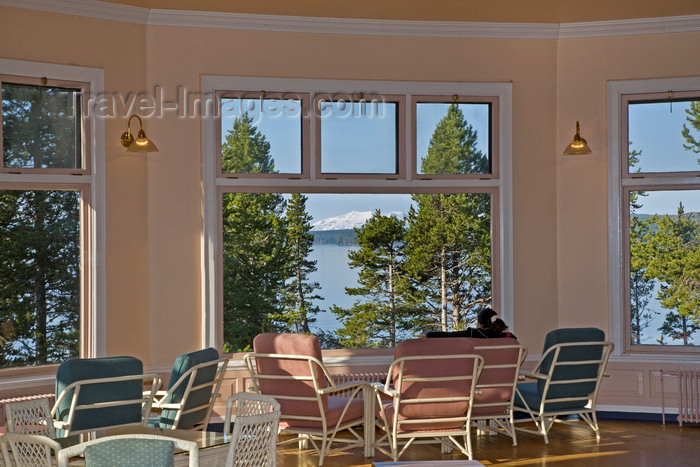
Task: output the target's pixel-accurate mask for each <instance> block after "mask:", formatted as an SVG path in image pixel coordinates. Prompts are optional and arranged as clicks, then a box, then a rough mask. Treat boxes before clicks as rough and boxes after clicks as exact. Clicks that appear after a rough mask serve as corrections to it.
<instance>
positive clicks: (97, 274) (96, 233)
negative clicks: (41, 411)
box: [0, 59, 106, 382]
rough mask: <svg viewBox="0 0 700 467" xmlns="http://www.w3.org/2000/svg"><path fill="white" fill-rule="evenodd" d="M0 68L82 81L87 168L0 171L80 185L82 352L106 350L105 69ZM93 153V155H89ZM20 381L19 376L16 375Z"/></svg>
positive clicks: (3, 181)
mask: <svg viewBox="0 0 700 467" xmlns="http://www.w3.org/2000/svg"><path fill="white" fill-rule="evenodd" d="M0 74H2V75H3V77H7V76H9V77H11V78H13V79H12V82H20V83H26V84H34V83H36V82H39V83H40V82H41V79H42V78H43V77H50V78H49V79H48V80H47V83H55V82H60V83H71V84H78V85H80V86H81V89H83V95H82V97H83V99H82V108H83V115H82V124H83V128H82V145H83V157H84V158H85V157H87V158H88V159H87V160H86V159H84V165H85V167H83V169H81V170H74V169H68V170H67V169H25V170H18V171H15V170H9V171H1V172H0V189H3V190H77V191H79V192H80V235H81V247H80V248H81V258H80V267H81V272H80V274H81V282H80V293H81V304H80V346H79V348H80V355H81V357H100V356H105V355H106V311H105V309H106V306H105V303H106V294H105V285H106V280H105V269H104V264H105V188H104V187H105V170H104V161H105V149H104V147H105V131H104V121H103V119H102V118H99V117H98V116H97V113H96V112H92V111H93V110H94V109H93V108H92V107H94V106H95V105H96V104H95V100H94V99H93V98H92V97H93V96H95V95H99V93H101V92H102V91H103V88H104V71H103V70H102V69H97V68H87V67H79V66H70V65H56V64H47V63H37V62H27V61H22V60H12V59H0ZM88 154H89V156H88ZM27 368H29V367H18V368H8V369H3V370H2V372H3V374H6V375H13V374H17V375H18V377H19V378H22V376H23V375H24V374H25V373H24V372H25V371H26V369H27ZM15 382H16V381H15Z"/></svg>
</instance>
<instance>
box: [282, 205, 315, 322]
mask: <svg viewBox="0 0 700 467" xmlns="http://www.w3.org/2000/svg"><path fill="white" fill-rule="evenodd" d="M307 199H308V198H307V197H306V196H304V195H302V194H300V193H293V194H292V196H291V198H290V199H289V201H288V202H287V214H286V215H287V245H288V247H289V249H290V252H289V255H290V264H289V269H290V272H289V277H290V279H288V280H287V283H286V284H285V286H284V292H283V293H284V298H283V302H282V305H283V306H284V313H283V314H281V315H278V316H276V317H275V319H276V320H278V321H281V322H283V323H284V324H285V326H286V327H287V329H289V330H290V331H292V332H297V333H306V334H308V333H310V332H311V329H310V328H309V323H311V322H313V321H315V318H313V315H315V314H317V313H318V312H319V307H318V306H316V305H314V304H313V303H314V302H313V301H314V300H322V297H320V296H319V295H317V294H315V293H314V291H315V290H317V289H320V288H321V286H320V284H319V283H318V282H309V275H310V274H311V273H313V272H315V271H316V261H311V260H309V259H308V258H309V254H310V253H311V251H313V243H314V235H313V234H312V233H311V216H310V215H309V214H308V213H307V212H306V201H307Z"/></svg>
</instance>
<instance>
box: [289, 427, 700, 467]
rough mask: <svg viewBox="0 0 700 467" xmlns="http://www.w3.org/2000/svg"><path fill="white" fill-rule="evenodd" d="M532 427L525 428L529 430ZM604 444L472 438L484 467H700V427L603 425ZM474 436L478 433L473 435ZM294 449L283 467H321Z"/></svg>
mask: <svg viewBox="0 0 700 467" xmlns="http://www.w3.org/2000/svg"><path fill="white" fill-rule="evenodd" d="M525 426H526V425H523V427H525ZM600 432H601V439H600V441H596V439H595V436H593V432H592V431H591V430H590V429H586V428H579V427H570V426H567V425H559V424H557V425H555V426H554V427H553V428H552V430H551V431H550V435H549V444H548V445H545V444H544V440H543V439H542V437H537V436H535V435H532V434H529V433H524V432H518V446H517V447H513V446H512V442H511V439H510V438H509V437H506V436H503V435H497V436H475V435H472V447H473V451H474V459H475V460H478V461H479V462H481V463H482V464H484V465H498V466H547V467H550V466H566V467H579V466H580V467H597V466H621V467H665V466H694V467H695V466H700V426H684V427H682V428H681V427H679V426H678V425H677V424H668V425H665V426H664V425H661V424H660V423H654V422H611V421H602V422H600ZM472 433H474V432H472ZM293 446H294V445H286V446H281V447H279V448H278V450H277V465H279V466H284V467H292V466H300V467H302V466H303V467H316V466H318V456H317V455H316V454H315V453H314V452H313V451H311V450H304V451H299V450H298V449H297V448H296V447H293ZM448 459H466V457H465V456H463V455H461V454H458V453H454V452H453V453H452V454H440V448H439V447H438V446H437V445H435V446H433V445H420V446H411V447H410V448H409V450H408V451H406V453H405V454H404V455H403V456H401V458H400V459H399V460H400V461H418V460H448ZM390 460H391V459H388V458H387V457H386V456H385V455H383V454H381V453H379V452H377V454H376V456H375V457H374V458H373V459H368V458H366V457H364V455H363V452H362V450H361V449H355V450H353V451H350V452H348V453H338V454H335V455H333V456H330V457H328V458H326V459H325V460H324V462H323V466H324V467H341V466H342V467H345V466H367V467H369V466H371V465H372V462H383V461H390Z"/></svg>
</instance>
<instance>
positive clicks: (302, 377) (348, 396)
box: [244, 333, 369, 466]
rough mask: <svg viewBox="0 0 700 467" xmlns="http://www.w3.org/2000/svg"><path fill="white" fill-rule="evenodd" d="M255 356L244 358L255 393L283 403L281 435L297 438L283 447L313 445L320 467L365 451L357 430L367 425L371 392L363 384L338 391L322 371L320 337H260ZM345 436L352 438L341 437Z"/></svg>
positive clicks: (337, 387)
mask: <svg viewBox="0 0 700 467" xmlns="http://www.w3.org/2000/svg"><path fill="white" fill-rule="evenodd" d="M253 350H254V352H253V353H249V354H246V355H245V356H244V361H245V363H246V366H247V367H248V371H249V372H250V375H251V378H252V383H253V390H254V391H256V392H258V393H260V394H265V395H268V396H272V397H273V398H274V399H275V400H276V401H277V402H279V404H280V407H281V413H282V414H281V419H280V433H293V434H296V435H298V436H297V437H296V438H292V439H291V440H287V441H284V442H282V443H279V444H284V443H286V442H294V441H299V444H300V447H302V446H304V445H305V444H306V441H309V442H311V444H312V445H313V447H314V448H315V449H316V450H317V451H318V455H319V466H320V465H322V464H323V459H324V457H325V456H327V455H329V454H332V453H335V452H339V451H344V450H348V449H352V448H355V447H360V446H364V444H365V440H364V437H363V436H362V435H361V434H360V433H359V432H358V431H356V430H355V427H357V426H359V425H364V422H365V400H366V397H364V393H365V392H367V390H368V386H367V384H366V383H363V382H352V383H346V384H342V385H337V386H336V385H335V383H334V382H333V380H332V379H331V377H330V374H329V373H328V371H327V370H326V367H325V366H324V365H323V360H322V358H323V357H322V355H321V344H320V342H319V340H318V338H316V336H311V335H304V334H274V333H267V334H259V335H258V336H256V337H255V339H254V340H253ZM368 394H369V393H368ZM343 431H347V432H348V433H349V434H350V436H349V437H348V436H345V437H340V436H338V434H339V433H340V432H343Z"/></svg>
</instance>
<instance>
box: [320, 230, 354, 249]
mask: <svg viewBox="0 0 700 467" xmlns="http://www.w3.org/2000/svg"><path fill="white" fill-rule="evenodd" d="M311 233H312V234H313V235H314V245H341V246H353V245H357V235H355V231H354V230H353V229H342V230H312V231H311Z"/></svg>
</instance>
